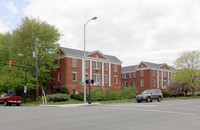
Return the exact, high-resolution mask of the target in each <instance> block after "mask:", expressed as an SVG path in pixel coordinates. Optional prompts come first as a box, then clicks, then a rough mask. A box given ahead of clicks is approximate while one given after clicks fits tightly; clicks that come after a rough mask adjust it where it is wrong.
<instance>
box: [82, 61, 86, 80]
mask: <svg viewBox="0 0 200 130" xmlns="http://www.w3.org/2000/svg"><path fill="white" fill-rule="evenodd" d="M84 64H85V63H84V59H82V82H84V83H85V81H83V80H84ZM85 72H86V70H85Z"/></svg>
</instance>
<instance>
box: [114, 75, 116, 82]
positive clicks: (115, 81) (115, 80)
mask: <svg viewBox="0 0 200 130" xmlns="http://www.w3.org/2000/svg"><path fill="white" fill-rule="evenodd" d="M114 84H117V75H115V76H114Z"/></svg>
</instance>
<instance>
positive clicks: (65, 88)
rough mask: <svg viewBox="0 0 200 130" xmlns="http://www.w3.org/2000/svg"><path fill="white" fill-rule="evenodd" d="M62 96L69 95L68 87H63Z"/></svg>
mask: <svg viewBox="0 0 200 130" xmlns="http://www.w3.org/2000/svg"><path fill="white" fill-rule="evenodd" d="M60 92H61V93H62V94H67V95H69V89H68V88H67V87H62V89H61V91H60Z"/></svg>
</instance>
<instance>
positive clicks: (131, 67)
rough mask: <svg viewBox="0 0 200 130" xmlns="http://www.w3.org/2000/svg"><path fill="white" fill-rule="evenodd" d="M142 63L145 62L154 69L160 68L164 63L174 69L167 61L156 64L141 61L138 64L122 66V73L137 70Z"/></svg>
mask: <svg viewBox="0 0 200 130" xmlns="http://www.w3.org/2000/svg"><path fill="white" fill-rule="evenodd" d="M141 64H145V65H146V66H147V67H148V68H152V69H160V67H162V66H163V65H166V66H168V67H169V68H170V69H171V70H174V67H172V66H169V65H167V64H166V63H161V64H156V63H151V62H146V61H141V62H140V63H139V64H138V65H133V66H126V67H122V73H123V72H133V71H136V70H137V69H138V67H139V66H140V65H141Z"/></svg>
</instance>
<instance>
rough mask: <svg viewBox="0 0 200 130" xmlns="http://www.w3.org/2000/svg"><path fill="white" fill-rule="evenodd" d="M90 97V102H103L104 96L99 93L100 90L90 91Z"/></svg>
mask: <svg viewBox="0 0 200 130" xmlns="http://www.w3.org/2000/svg"><path fill="white" fill-rule="evenodd" d="M90 96H91V100H92V101H102V100H104V94H103V93H102V92H101V91H100V88H95V89H92V91H91V95H90Z"/></svg>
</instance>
